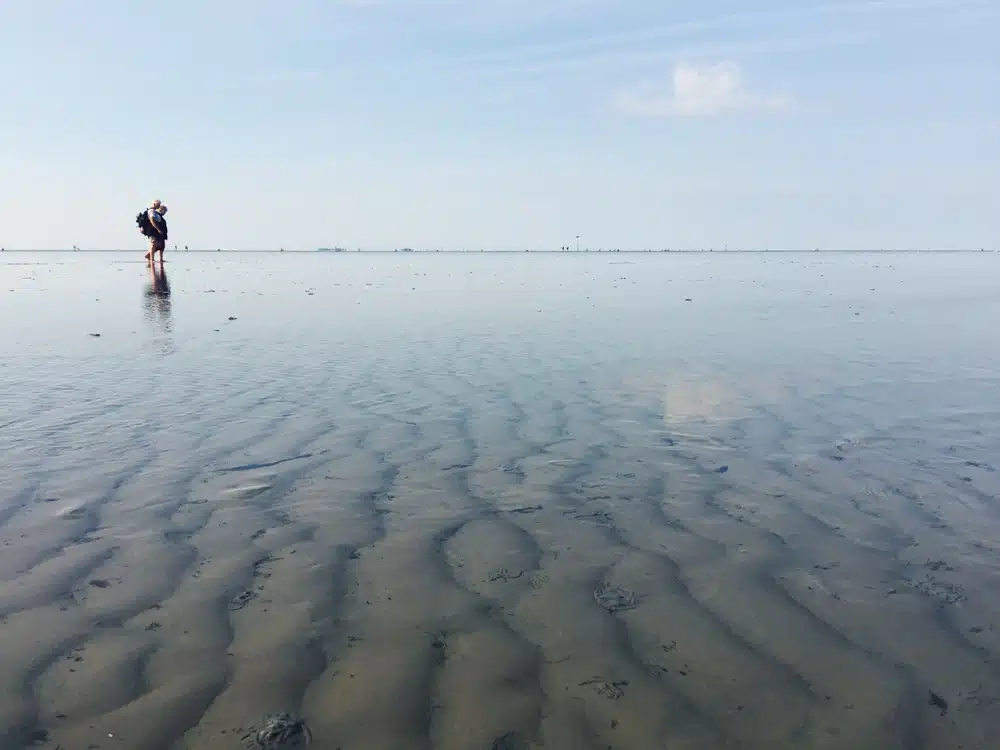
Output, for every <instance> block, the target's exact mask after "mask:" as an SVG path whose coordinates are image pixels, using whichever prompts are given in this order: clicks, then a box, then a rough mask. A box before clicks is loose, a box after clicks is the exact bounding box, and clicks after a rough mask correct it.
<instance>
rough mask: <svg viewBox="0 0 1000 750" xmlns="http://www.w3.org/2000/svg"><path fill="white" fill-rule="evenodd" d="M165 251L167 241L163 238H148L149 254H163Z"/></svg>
mask: <svg viewBox="0 0 1000 750" xmlns="http://www.w3.org/2000/svg"><path fill="white" fill-rule="evenodd" d="M166 249H167V241H166V240H165V239H164V238H163V237H150V238H149V251H150V252H151V253H155V252H161V253H162V252H163V251H164V250H166Z"/></svg>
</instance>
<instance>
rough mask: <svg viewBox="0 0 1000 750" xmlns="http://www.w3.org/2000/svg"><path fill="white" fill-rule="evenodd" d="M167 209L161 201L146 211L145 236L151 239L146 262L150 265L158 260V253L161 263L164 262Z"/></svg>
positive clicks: (154, 203) (157, 201) (155, 202)
mask: <svg viewBox="0 0 1000 750" xmlns="http://www.w3.org/2000/svg"><path fill="white" fill-rule="evenodd" d="M166 213H167V207H166V206H165V205H163V203H161V202H160V201H159V199H157V200H155V201H153V203H152V204H151V205H150V207H149V208H148V209H147V210H146V221H145V222H143V223H144V224H145V226H144V227H143V234H145V235H146V236H147V237H149V252H147V253H146V260H148V261H149V262H150V263H152V262H153V261H155V260H156V253H157V251H159V253H160V263H162V262H163V251H164V250H165V249H166V248H167V219H166V217H165V216H164V214H166Z"/></svg>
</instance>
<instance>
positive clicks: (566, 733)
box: [0, 254, 1000, 750]
mask: <svg viewBox="0 0 1000 750" xmlns="http://www.w3.org/2000/svg"><path fill="white" fill-rule="evenodd" d="M29 259H30V260H31V261H32V262H33V263H35V262H36V263H38V265H36V266H29V265H15V264H13V263H12V261H11V257H7V258H5V259H4V263H5V265H0V277H2V281H3V285H2V286H3V288H4V289H5V290H6V289H15V290H16V291H14V292H8V293H7V294H8V296H7V297H5V298H4V299H3V301H2V302H0V312H3V313H4V314H5V317H6V316H9V315H10V314H11V312H12V311H14V310H16V311H18V312H19V313H20V314H21V315H22V316H25V317H23V318H20V319H23V320H33V321H36V322H34V323H30V324H25V325H24V326H23V327H22V329H20V330H15V331H10V330H8V331H7V332H6V333H5V334H4V337H2V338H0V353H2V354H3V355H4V356H3V361H4V363H5V364H4V371H3V372H0V374H3V375H4V377H5V381H6V383H7V386H6V388H5V390H6V393H5V394H4V396H3V397H2V401H0V406H2V407H3V409H2V412H0V414H2V418H0V424H2V430H0V451H2V455H3V456H4V461H3V464H2V468H0V491H2V493H3V494H2V500H0V656H2V663H3V669H2V670H0V747H3V748H28V747H42V748H50V749H53V750H54V749H55V748H62V750H77V749H78V748H79V749H81V750H82V749H84V748H86V749H88V750H89V749H91V748H92V749H94V750H97V749H100V750H106V749H107V748H127V749H129V750H131V749H133V748H134V749H136V750H138V749H140V748H141V749H143V750H148V749H159V748H162V749H164V750H179V749H182V748H183V749H184V750H224V749H225V748H233V749H234V750H235V749H237V748H242V747H253V744H252V732H253V730H254V728H255V727H257V726H259V723H260V721H261V720H262V718H263V717H264V716H266V715H268V714H270V713H274V712H279V711H287V712H289V713H291V714H293V715H294V716H296V717H301V718H302V719H303V720H304V721H305V722H306V723H307V725H308V727H309V729H310V731H311V734H312V740H313V741H312V747H314V748H321V749H323V750H326V749H329V750H333V749H334V748H342V749H343V750H350V749H352V748H358V749H361V748H363V749H364V750H379V749H385V750H391V749H398V748H427V749H430V748H441V749H442V750H478V749H486V750H527V749H529V748H532V749H534V748H552V749H556V750H561V749H563V748H565V749H566V750H570V749H573V750H578V749H581V748H593V749H594V750H598V749H600V750H604V749H605V748H614V750H627V749H629V748H636V749H637V750H638V749H641V750H646V749H649V748H670V750H681V749H688V748H689V749H691V750H694V749H695V748H697V749H698V750H704V749H714V748H741V749H742V748H745V749H748V750H757V749H758V748H759V749H761V750H763V749H765V748H766V749H767V750H775V749H779V748H789V749H791V748H796V749H797V750H798V749H802V748H816V749H817V750H818V749H823V750H827V749H829V750H833V749H834V748H837V749H839V748H850V749H852V750H867V749H869V748H870V749H871V750H889V749H894V748H899V749H901V750H902V749H904V748H905V749H906V750H910V749H926V750H937V749H938V748H941V749H944V748H965V749H969V748H991V747H994V746H995V742H996V737H998V736H1000V669H998V667H1000V632H998V631H997V628H1000V596H998V594H1000V564H998V560H1000V557H998V553H1000V541H998V540H1000V514H998V507H997V499H998V495H1000V472H998V469H1000V464H998V461H1000V459H998V456H1000V450H998V449H1000V400H998V399H997V392H998V391H997V385H998V384H1000V359H998V358H997V355H996V354H995V353H994V352H993V351H992V350H991V349H990V348H989V346H988V344H989V341H990V340H991V337H992V336H994V335H995V334H994V333H991V331H990V330H989V324H988V323H987V322H988V321H995V320H997V319H1000V318H998V317H996V315H995V314H994V313H996V312H1000V310H998V304H997V302H996V300H995V299H992V301H991V298H990V296H989V290H990V289H991V288H992V289H995V288H996V286H995V282H996V281H998V280H1000V264H998V262H997V261H996V260H993V261H992V263H987V262H986V261H985V260H982V259H979V260H975V261H973V260H967V261H962V262H963V263H965V264H966V265H965V266H962V267H961V268H958V269H957V270H956V268H955V266H954V265H950V266H949V265H948V264H949V263H952V264H954V263H955V261H954V260H953V259H947V258H945V259H944V260H941V261H940V264H939V266H935V265H934V263H935V261H934V260H933V259H930V260H929V259H927V258H917V257H916V256H893V257H892V259H891V261H890V260H887V259H886V258H884V257H883V258H880V257H878V256H862V257H860V259H859V258H858V257H845V258H824V259H821V260H819V259H813V258H810V257H809V256H808V255H804V256H793V257H792V258H790V259H780V260H778V261H771V262H772V263H773V265H772V267H771V268H766V267H765V266H764V265H762V264H763V260H761V259H735V258H718V257H716V258H713V259H711V260H708V259H701V258H691V259H676V260H675V259H666V258H659V257H657V258H654V259H645V258H637V259H636V260H635V261H634V262H632V261H627V262H623V261H626V256H623V255H622V256H616V257H614V258H613V259H611V258H609V257H604V258H586V259H582V258H579V259H565V258H558V257H556V258H548V259H531V260H522V259H518V260H517V263H516V264H515V263H514V261H513V260H510V261H505V259H502V258H501V259H494V260H490V261H485V260H480V259H463V258H462V257H457V258H455V257H452V258H448V259H447V260H444V259H434V258H407V259H406V260H405V261H399V260H398V259H394V258H389V259H387V260H385V261H382V260H379V261H378V262H377V267H374V266H376V263H375V262H374V261H372V260H371V259H365V260H363V261H362V260H355V259H341V258H330V257H329V256H327V257H326V258H323V259H320V260H317V259H315V258H309V259H300V258H293V259H288V258H279V257H277V256H266V257H263V258H258V257H252V258H251V257H248V256H238V257H233V258H227V259H217V258H215V257H212V256H208V257H207V258H206V257H198V256H193V255H192V256H189V257H185V256H182V255H176V254H175V255H172V256H169V257H168V260H169V261H172V263H173V265H170V264H168V271H169V273H170V284H171V288H172V299H171V304H170V306H169V307H165V306H164V305H162V304H161V305H159V306H158V307H155V306H154V305H153V304H151V303H150V302H149V295H148V294H147V295H145V296H144V292H143V284H144V283H146V282H145V278H146V274H145V271H144V269H143V267H142V266H141V265H138V264H135V263H125V262H124V261H120V260H117V259H108V258H107V257H101V258H100V259H97V260H94V259H93V258H92V259H91V262H92V263H95V264H99V267H96V268H94V267H92V268H90V270H87V269H86V268H85V267H84V266H82V265H80V263H82V261H79V260H77V259H69V260H66V259H65V257H60V258H59V259H58V260H56V259H54V258H52V257H49V256H45V257H41V258H40V257H39V256H30V258H28V257H24V256H22V257H21V258H20V260H23V261H26V260H29ZM15 260H17V258H16V257H15ZM612 260H613V261H615V262H611V261H612ZM64 261H65V263H66V265H62V266H60V265H59V263H63V262H64ZM668 261H672V264H671V263H670V262H668ZM505 262H507V263H509V264H512V265H507V266H504V265H503V263H505ZM533 263H534V264H535V265H532V264H533ZM560 263H562V264H563V265H562V266H560ZM727 263H728V264H730V265H728V266H727V265H726V264H727ZM754 263H756V264H758V265H753V264H754ZM973 263H979V264H980V265H979V266H976V267H973V266H972V264H973ZM74 264H75V265H74ZM309 264H314V265H309ZM337 264H339V265H337ZM838 264H840V265H838ZM80 274H83V275H84V277H85V278H86V279H87V280H88V283H89V284H90V286H88V287H87V288H86V289H81V288H80V286H81V282H80V278H81V277H80ZM976 279H978V281H977V280H976ZM920 280H923V282H924V283H925V286H924V287H921V286H920V284H919V283H918V281H920ZM932 281H933V284H932ZM876 288H881V291H873V290H874V289H876ZM59 289H63V290H64V291H65V290H71V294H70V296H71V299H70V300H69V301H67V300H66V295H65V294H64V295H62V296H61V297H59V295H58V294H57V290H59ZM931 289H937V290H938V291H937V292H936V296H931V295H930V292H929V291H928V290H931ZM921 290H923V291H927V294H921V293H920V292H921ZM147 291H148V290H147ZM73 295H76V297H73ZM994 296H995V295H994ZM57 297H59V299H57ZM85 298H86V299H87V300H90V299H95V300H97V302H95V303H93V307H90V308H86V309H83V311H82V312H81V313H80V314H79V316H77V317H76V318H74V316H66V315H62V316H56V315H54V314H51V319H49V318H46V317H45V316H46V315H47V314H49V313H46V312H45V311H44V309H43V308H44V307H45V306H47V305H53V304H55V305H59V304H62V305H71V304H78V305H79V306H80V307H81V308H83V300H84V299H85ZM688 299H690V300H691V301H690V302H688V301H686V300H688ZM60 300H61V301H60ZM88 304H90V303H89V302H88ZM855 313H859V314H855ZM32 316H34V317H32ZM230 318H233V320H230ZM859 318H860V320H859ZM7 319H8V320H9V319H11V318H10V317H7ZM975 319H978V320H980V321H981V322H980V323H979V324H974V323H973V322H972V321H974V320H975ZM54 320H60V321H62V322H61V324H60V325H59V326H55V325H54V324H53V322H52V321H54ZM982 321H987V322H982ZM95 328H96V329H97V330H95ZM98 332H100V333H101V337H100V338H98V337H94V336H91V335H89V334H93V333H98Z"/></svg>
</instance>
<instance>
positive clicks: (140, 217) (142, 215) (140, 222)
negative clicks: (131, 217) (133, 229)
mask: <svg viewBox="0 0 1000 750" xmlns="http://www.w3.org/2000/svg"><path fill="white" fill-rule="evenodd" d="M135 224H136V226H137V227H139V231H140V232H142V233H143V234H144V235H146V236H147V237H149V236H150V235H152V234H155V232H154V231H153V224H152V222H150V220H149V210H148V209H147V210H145V211H140V212H139V213H137V214H136V215H135Z"/></svg>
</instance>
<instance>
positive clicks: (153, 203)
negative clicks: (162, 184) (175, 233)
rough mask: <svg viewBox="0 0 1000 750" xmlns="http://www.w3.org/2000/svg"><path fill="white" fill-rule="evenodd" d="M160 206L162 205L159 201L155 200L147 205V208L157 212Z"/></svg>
mask: <svg viewBox="0 0 1000 750" xmlns="http://www.w3.org/2000/svg"><path fill="white" fill-rule="evenodd" d="M162 205H163V204H162V203H160V199H159V198H157V199H156V200H155V201H153V202H152V203H150V204H149V207H150V208H152V209H154V210H158V209H159V208H160V206H162Z"/></svg>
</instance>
